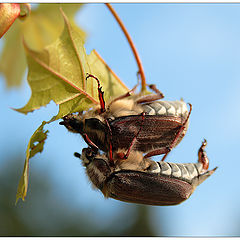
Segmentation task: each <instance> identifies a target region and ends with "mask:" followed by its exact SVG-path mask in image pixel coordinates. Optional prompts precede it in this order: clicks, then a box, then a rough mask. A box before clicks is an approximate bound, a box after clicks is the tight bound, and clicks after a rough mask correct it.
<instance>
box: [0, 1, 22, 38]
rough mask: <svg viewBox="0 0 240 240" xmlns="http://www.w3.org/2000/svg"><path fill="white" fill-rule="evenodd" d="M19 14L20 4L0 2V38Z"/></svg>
mask: <svg viewBox="0 0 240 240" xmlns="http://www.w3.org/2000/svg"><path fill="white" fill-rule="evenodd" d="M19 14H20V4H18V3H0V16H1V17H0V38H1V37H2V36H3V35H4V33H5V32H6V31H7V30H8V29H9V28H10V26H11V25H12V24H13V23H14V21H15V19H16V18H17V17H18V16H19Z"/></svg>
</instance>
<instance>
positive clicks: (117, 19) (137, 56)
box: [105, 3, 146, 91]
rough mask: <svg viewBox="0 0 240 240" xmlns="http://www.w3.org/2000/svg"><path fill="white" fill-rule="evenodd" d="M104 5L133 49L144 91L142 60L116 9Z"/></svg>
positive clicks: (107, 4) (144, 80)
mask: <svg viewBox="0 0 240 240" xmlns="http://www.w3.org/2000/svg"><path fill="white" fill-rule="evenodd" d="M105 5H106V6H107V7H108V9H109V10H110V12H111V13H112V15H113V16H114V17H115V19H116V21H117V22H118V24H119V26H120V27H121V29H122V31H123V33H124V34H125V37H126V38H127V41H128V43H129V45H130V47H131V49H132V51H133V54H134V57H135V59H136V61H137V65H138V68H139V74H140V76H141V86H142V90H141V91H144V90H145V89H146V78H145V74H144V70H143V66H142V62H141V59H140V57H139V54H138V52H137V49H136V47H135V45H134V43H133V41H132V39H131V37H130V35H129V33H128V31H127V29H126V28H125V26H124V24H123V22H122V21H121V19H120V18H119V16H118V14H117V13H116V11H115V10H114V9H113V7H112V6H111V5H110V4H109V3H105Z"/></svg>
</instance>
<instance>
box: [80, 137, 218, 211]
mask: <svg viewBox="0 0 240 240" xmlns="http://www.w3.org/2000/svg"><path fill="white" fill-rule="evenodd" d="M206 144H207V142H206V140H205V141H204V142H203V143H202V145H201V147H200V149H199V151H198V162H197V163H186V164H175V163H167V162H163V161H160V162H154V161H152V160H151V159H149V158H144V157H143V155H142V154H141V153H140V152H134V151H131V153H130V154H129V158H128V161H124V160H122V159H119V161H115V165H114V166H111V165H110V160H109V158H108V157H107V156H106V155H100V154H99V153H96V152H95V151H93V150H92V149H91V148H84V149H83V150H82V155H80V154H77V153H76V154H75V156H77V157H80V158H81V159H82V162H83V165H84V166H85V167H86V172H87V175H88V177H89V179H90V181H91V182H92V183H93V185H94V186H95V187H96V188H97V189H99V190H101V191H102V193H103V194H104V196H105V197H106V198H108V197H111V198H114V199H116V200H120V201H124V202H131V203H141V204H147V205H158V206H167V205H176V204H180V203H181V202H183V201H185V200H186V199H188V198H189V197H190V195H191V194H192V193H193V192H194V190H195V189H196V187H197V186H198V185H199V184H201V183H202V182H203V181H204V180H206V179H207V178H208V177H209V176H211V175H212V174H213V173H214V172H215V170H216V169H217V168H214V169H213V170H210V171H208V170H207V169H208V158H207V155H206V152H205V150H204V149H205V147H206Z"/></svg>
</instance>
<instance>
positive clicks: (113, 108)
mask: <svg viewBox="0 0 240 240" xmlns="http://www.w3.org/2000/svg"><path fill="white" fill-rule="evenodd" d="M89 76H90V77H93V78H95V79H96V80H97V81H98V79H97V78H96V77H94V76H93V75H89ZM151 88H152V89H153V90H154V91H155V92H156V94H150V95H146V96H143V97H137V96H136V95H134V96H133V97H131V96H129V95H130V93H127V94H125V95H124V96H121V97H119V98H117V99H114V100H113V101H112V102H110V104H109V105H108V106H107V107H106V108H105V102H104V98H103V92H102V90H101V87H100V83H99V81H98V91H99V100H100V106H101V108H100V109H99V108H97V109H94V110H91V111H88V112H86V113H85V114H82V113H80V114H78V115H74V114H69V115H67V116H65V117H64V118H63V122H61V123H60V124H62V125H64V126H65V127H66V128H67V129H68V130H70V131H72V132H75V133H80V134H81V135H82V136H83V137H84V139H85V141H86V142H87V143H88V144H89V145H90V146H91V147H92V148H93V149H95V151H97V150H98V149H100V150H103V151H104V152H108V153H109V157H110V159H113V157H112V155H113V152H114V151H116V150H117V149H123V153H124V154H122V157H123V158H125V159H127V157H128V155H129V153H130V151H131V150H135V151H141V152H144V153H147V154H146V157H149V156H153V155H159V154H165V155H164V158H165V157H166V155H167V153H168V152H169V151H170V150H171V149H172V148H174V147H175V146H176V145H177V144H178V143H179V142H180V141H181V140H182V138H183V137H184V135H185V134H186V130H187V127H188V118H189V115H190V112H191V105H190V111H189V112H188V109H187V105H186V103H185V102H184V101H182V100H180V101H156V99H159V98H162V97H163V94H162V93H161V92H160V91H158V90H157V89H156V87H155V86H154V85H151ZM164 158H163V159H164Z"/></svg>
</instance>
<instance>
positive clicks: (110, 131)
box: [105, 119, 114, 166]
mask: <svg viewBox="0 0 240 240" xmlns="http://www.w3.org/2000/svg"><path fill="white" fill-rule="evenodd" d="M105 122H106V125H107V127H108V130H109V134H110V141H109V164H110V165H111V166H113V164H114V161H113V151H112V129H111V127H110V125H109V122H108V120H107V119H105Z"/></svg>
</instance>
